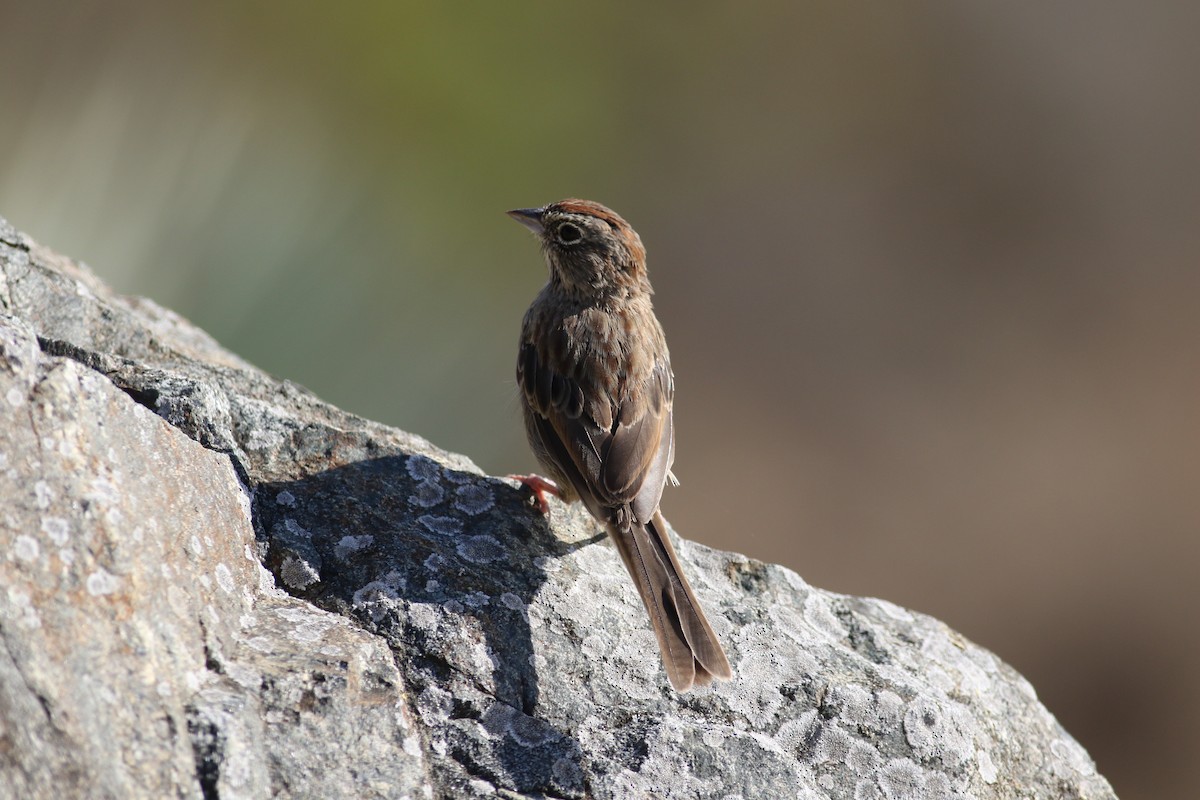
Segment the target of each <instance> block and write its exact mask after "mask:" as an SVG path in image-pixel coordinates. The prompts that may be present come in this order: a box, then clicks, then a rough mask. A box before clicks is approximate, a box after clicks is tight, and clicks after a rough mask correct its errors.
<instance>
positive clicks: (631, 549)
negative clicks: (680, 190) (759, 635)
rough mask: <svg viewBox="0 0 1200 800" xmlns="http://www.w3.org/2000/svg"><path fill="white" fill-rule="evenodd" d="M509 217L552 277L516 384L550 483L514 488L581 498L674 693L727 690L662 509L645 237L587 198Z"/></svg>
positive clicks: (663, 363)
mask: <svg viewBox="0 0 1200 800" xmlns="http://www.w3.org/2000/svg"><path fill="white" fill-rule="evenodd" d="M508 214H509V216H511V217H512V218H513V219H515V220H517V221H518V222H520V223H522V224H523V225H525V226H526V227H528V228H529V229H531V230H532V231H533V232H534V233H536V234H537V235H538V238H539V239H540V240H541V245H542V251H543V253H545V256H546V262H547V265H548V266H549V269H550V280H549V282H548V283H547V284H546V285H545V287H543V288H542V291H541V292H540V293H539V294H538V296H537V297H536V298H535V299H534V301H533V304H532V305H531V306H530V307H529V310H528V311H527V312H526V313H525V320H524V322H523V323H522V325H521V345H520V352H519V355H518V358H517V385H518V387H519V391H520V395H521V406H522V409H523V411H524V416H525V430H526V433H527V435H528V436H529V444H530V447H531V448H532V449H533V453H534V455H535V456H536V457H537V460H538V461H539V462H540V463H541V465H542V467H543V468H544V469H545V470H546V472H547V473H549V475H550V477H551V478H552V479H553V480H552V481H550V480H546V479H544V478H540V477H539V476H536V475H530V476H517V477H519V478H520V479H521V480H522V481H524V482H525V483H526V484H528V485H529V486H530V488H531V489H533V491H534V494H535V496H536V498H537V500H538V503H539V505H540V506H541V508H542V510H543V512H545V511H546V510H547V508H548V507H547V505H546V500H545V497H544V496H543V495H544V493H546V492H550V493H554V494H558V495H560V496H561V497H562V499H563V500H564V501H567V502H571V501H574V500H582V501H583V504H584V506H585V507H586V508H587V510H588V511H589V512H590V513H591V515H592V516H593V517H595V518H596V519H597V520H599V521H600V522H601V523H603V524H604V526H605V527H606V528H607V530H608V533H609V535H610V536H611V537H612V540H613V542H614V543H615V544H616V546H617V550H618V551H619V552H620V553H621V558H622V559H623V560H624V562H625V566H626V567H627V568H628V569H629V574H630V575H632V576H633V581H634V583H635V584H636V585H637V590H638V594H640V595H641V597H642V602H643V603H645V605H646V611H647V612H648V613H649V615H650V623H651V625H652V626H653V628H654V633H655V635H656V636H657V637H658V645H659V649H660V650H661V651H662V660H663V666H664V667H665V668H666V671H667V678H668V680H670V682H671V685H672V686H673V687H674V688H675V689H676V690H677V691H680V692H686V691H687V690H689V689H691V688H692V686H693V685H706V684H708V683H710V682H711V681H712V680H713V679H714V678H720V679H729V678H730V677H731V676H732V672H731V670H730V668H729V661H728V659H727V658H726V657H725V652H724V651H723V650H722V649H721V644H720V642H718V641H717V637H716V634H715V633H713V629H712V627H711V626H710V625H709V624H708V620H707V619H705V617H704V611H703V610H702V609H701V608H700V603H699V602H698V601H697V600H696V595H695V593H693V592H692V587H691V586H690V585H689V584H688V581H687V578H685V577H684V575H683V570H682V569H681V568H680V565H679V559H678V557H677V556H676V555H675V549H674V547H672V545H671V540H670V539H669V538H668V537H667V529H666V524H665V523H664V521H663V518H662V514H661V513H660V512H659V510H658V505H659V500H660V499H661V498H662V493H663V487H664V486H665V485H666V483H667V481H668V480H669V479H671V480H673V478H674V476H672V475H671V463H672V462H673V461H674V458H675V431H674V425H673V423H672V412H671V404H672V401H673V399H674V394H675V384H674V376H673V375H672V373H671V362H670V356H669V355H668V353H667V342H666V339H665V337H664V336H663V330H662V326H661V325H659V322H658V319H657V318H656V317H655V316H654V309H653V307H652V305H651V303H650V296H651V295H652V294H653V292H654V290H653V289H652V288H651V287H650V280H649V278H648V277H647V275H646V250H645V248H644V247H642V240H641V238H640V237H639V236H638V235H637V233H636V232H635V231H634V230H633V228H631V227H630V226H629V223H627V222H626V221H625V220H623V219H622V218H621V217H620V216H619V215H617V214H616V213H615V212H613V211H611V210H610V209H608V208H605V207H604V206H602V205H600V204H599V203H593V202H591V201H588V200H563V201H560V202H558V203H551V204H550V205H548V206H544V207H542V208H523V209H517V210H515V211H509V212H508Z"/></svg>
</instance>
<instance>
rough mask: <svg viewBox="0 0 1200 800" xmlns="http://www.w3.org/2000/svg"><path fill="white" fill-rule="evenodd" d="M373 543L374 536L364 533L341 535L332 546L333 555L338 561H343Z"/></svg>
mask: <svg viewBox="0 0 1200 800" xmlns="http://www.w3.org/2000/svg"><path fill="white" fill-rule="evenodd" d="M374 543H375V537H374V536H371V535H370V534H367V533H364V534H362V535H361V536H343V537H342V538H341V539H339V540H338V542H337V544H335V545H334V546H333V555H334V556H335V557H336V558H337V559H338V560H340V561H345V560H346V559H347V558H349V557H350V556H351V555H353V554H354V553H357V552H359V551H360V550H365V549H367V548H368V547H370V546H371V545H372V544H374Z"/></svg>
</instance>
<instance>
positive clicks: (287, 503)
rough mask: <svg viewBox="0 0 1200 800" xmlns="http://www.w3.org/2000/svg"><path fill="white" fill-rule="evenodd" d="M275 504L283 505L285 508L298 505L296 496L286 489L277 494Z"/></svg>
mask: <svg viewBox="0 0 1200 800" xmlns="http://www.w3.org/2000/svg"><path fill="white" fill-rule="evenodd" d="M275 505H279V506H283V507H284V508H295V507H296V496H295V495H294V494H292V493H291V492H289V491H288V490H287V489H284V490H283V491H282V492H280V493H279V494H277V495H275Z"/></svg>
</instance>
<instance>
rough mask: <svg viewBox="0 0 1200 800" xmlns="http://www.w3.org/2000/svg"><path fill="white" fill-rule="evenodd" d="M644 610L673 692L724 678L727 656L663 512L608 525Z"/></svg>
mask: <svg viewBox="0 0 1200 800" xmlns="http://www.w3.org/2000/svg"><path fill="white" fill-rule="evenodd" d="M609 535H610V536H612V540H613V542H614V543H615V544H616V546H617V551H618V552H620V554H621V558H622V560H624V562H625V566H626V567H627V568H628V569H629V574H630V575H632V576H633V582H634V585H636V586H637V590H638V594H640V595H641V596H642V602H643V603H645V605H646V611H647V613H649V615H650V624H651V625H652V626H653V627H654V635H655V636H657V637H658V647H659V650H661V651H662V660H663V667H664V668H665V669H666V671H667V680H669V681H670V682H671V686H673V687H674V688H675V690H676V691H678V692H686V691H687V690H689V689H691V688H692V686H693V685H699V686H707V685H708V684H709V683H711V682H712V681H713V679H714V678H717V679H720V680H729V679H730V678H731V677H733V671H732V670H731V669H730V668H729V659H727V658H726V657H725V651H724V650H722V649H721V643H720V642H718V641H717V635H716V634H715V633H713V629H712V626H711V625H709V624H708V620H707V619H706V618H705V616H704V611H703V609H701V608H700V603H699V602H698V601H697V600H696V595H695V594H694V593H693V592H692V587H691V586H690V585H689V584H688V581H687V578H686V577H684V575H683V570H682V569H681V568H680V566H679V558H678V557H677V556H676V555H675V548H674V547H672V546H671V540H670V539H669V538H668V537H667V526H666V523H665V522H664V521H663V518H662V514H660V513H657V512H656V513H655V515H654V518H653V519H652V520H651V521H650V522H648V523H647V524H645V525H638V524H636V523H635V524H634V525H633V526H632V527H631V528H630V529H629V530H627V531H622V530H618V529H617V528H616V527H614V526H610V527H609Z"/></svg>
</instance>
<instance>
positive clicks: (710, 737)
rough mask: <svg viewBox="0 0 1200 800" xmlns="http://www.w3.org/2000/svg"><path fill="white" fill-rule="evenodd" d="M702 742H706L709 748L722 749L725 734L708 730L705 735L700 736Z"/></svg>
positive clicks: (711, 729) (712, 729)
mask: <svg viewBox="0 0 1200 800" xmlns="http://www.w3.org/2000/svg"><path fill="white" fill-rule="evenodd" d="M700 741H702V742H704V744H705V745H707V746H708V747H713V748H716V747H720V746H721V745H723V744H725V732H724V731H721V730H716V729H714V728H708V729H707V730H705V731H704V733H702V734H700Z"/></svg>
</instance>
